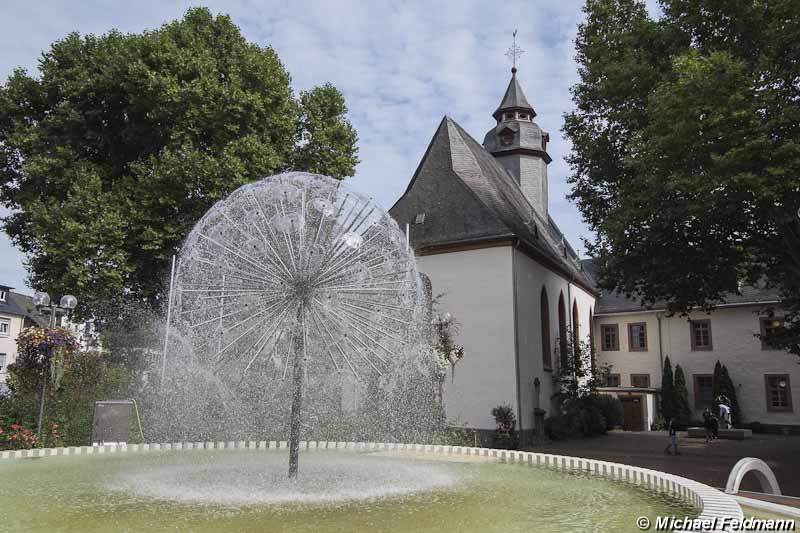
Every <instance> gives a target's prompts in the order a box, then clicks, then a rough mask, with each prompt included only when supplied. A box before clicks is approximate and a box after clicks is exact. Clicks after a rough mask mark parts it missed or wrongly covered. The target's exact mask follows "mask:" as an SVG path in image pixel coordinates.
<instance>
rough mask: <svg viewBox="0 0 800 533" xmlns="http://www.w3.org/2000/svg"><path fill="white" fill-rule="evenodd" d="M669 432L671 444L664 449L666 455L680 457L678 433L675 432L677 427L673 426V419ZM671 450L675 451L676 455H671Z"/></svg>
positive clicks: (670, 420)
mask: <svg viewBox="0 0 800 533" xmlns="http://www.w3.org/2000/svg"><path fill="white" fill-rule="evenodd" d="M668 431H669V444H667V447H666V448H665V449H664V453H666V454H667V455H680V452H679V451H678V432H677V431H675V426H674V425H673V424H672V419H671V418H670V419H669V426H668ZM670 448H672V449H673V451H674V453H670Z"/></svg>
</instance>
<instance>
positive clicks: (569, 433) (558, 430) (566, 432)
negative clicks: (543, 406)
mask: <svg viewBox="0 0 800 533" xmlns="http://www.w3.org/2000/svg"><path fill="white" fill-rule="evenodd" d="M544 431H545V433H546V434H547V436H548V438H550V439H552V440H566V439H574V438H578V437H580V435H579V434H578V433H577V431H578V430H577V427H576V426H575V425H574V424H573V423H572V421H571V419H570V418H569V417H567V416H566V415H556V416H551V417H548V418H545V419H544Z"/></svg>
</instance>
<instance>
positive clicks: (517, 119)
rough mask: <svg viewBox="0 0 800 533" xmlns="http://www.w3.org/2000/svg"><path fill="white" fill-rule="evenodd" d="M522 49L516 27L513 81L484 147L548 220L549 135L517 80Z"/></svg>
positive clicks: (509, 85) (511, 57)
mask: <svg viewBox="0 0 800 533" xmlns="http://www.w3.org/2000/svg"><path fill="white" fill-rule="evenodd" d="M522 52H523V50H522V49H520V48H519V46H517V32H516V30H515V31H514V44H513V45H512V46H511V48H509V50H508V52H506V55H507V56H508V57H509V58H510V59H511V61H512V65H513V66H512V67H511V81H510V82H509V83H508V88H507V89H506V93H505V95H503V100H502V101H501V102H500V106H499V107H498V108H497V110H496V111H495V112H494V113H493V116H494V118H495V120H496V121H497V125H496V126H495V127H494V128H492V129H491V130H489V131H488V132H487V133H486V137H484V139H483V147H484V148H486V150H487V151H489V152H490V153H491V154H492V155H493V156H495V157H496V158H497V161H498V162H499V163H500V164H501V165H503V167H504V168H505V169H506V171H507V172H508V173H509V174H510V175H511V176H512V177H513V178H514V179H515V180H516V181H517V183H519V186H520V189H522V193H523V194H524V195H525V197H526V198H527V199H528V202H530V204H531V206H532V207H533V209H534V210H535V211H536V212H537V213H538V214H539V215H540V216H541V217H542V218H543V219H544V220H547V216H548V215H547V202H548V198H547V196H548V195H547V189H548V183H547V165H548V164H549V163H550V161H552V160H551V158H550V156H549V155H548V153H547V143H548V142H549V141H550V136H549V135H548V134H547V132H544V131H542V129H541V128H540V127H539V125H538V124H536V123H535V122H534V121H533V118H534V117H535V116H536V111H535V110H534V109H533V106H532V105H531V104H530V103H529V102H528V99H527V98H525V93H524V92H523V91H522V87H521V86H520V84H519V81H517V59H518V58H519V56H520V55H521V54H522Z"/></svg>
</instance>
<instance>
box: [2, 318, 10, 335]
mask: <svg viewBox="0 0 800 533" xmlns="http://www.w3.org/2000/svg"><path fill="white" fill-rule="evenodd" d="M10 334H11V321H10V320H9V319H7V318H0V337H8V336H9V335H10Z"/></svg>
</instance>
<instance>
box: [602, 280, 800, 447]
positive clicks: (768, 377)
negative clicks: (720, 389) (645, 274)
mask: <svg viewBox="0 0 800 533" xmlns="http://www.w3.org/2000/svg"><path fill="white" fill-rule="evenodd" d="M726 300H727V302H726V303H725V304H723V305H719V306H717V307H716V308H714V309H713V310H712V311H711V312H710V313H705V312H700V311H697V312H692V313H690V314H689V315H688V316H679V315H673V316H670V315H669V314H668V313H667V312H666V306H663V305H656V306H654V308H653V309H647V310H646V309H643V308H642V307H641V305H639V303H638V302H637V301H635V300H633V299H629V298H624V297H621V296H618V295H608V296H606V295H603V296H601V297H600V298H599V299H598V301H597V308H596V311H595V323H594V338H595V346H596V353H597V361H598V363H599V364H607V365H610V367H611V368H610V376H609V382H608V383H607V385H608V386H607V387H604V388H602V389H601V390H602V391H603V392H605V393H608V394H613V395H615V396H617V397H619V398H620V399H621V400H623V405H624V408H625V409H624V410H625V418H626V420H625V428H626V429H631V430H649V429H650V428H651V427H652V424H653V422H654V421H655V420H656V417H657V416H658V410H657V400H658V390H659V389H660V388H661V377H662V369H663V365H664V360H665V358H667V357H669V359H670V362H671V364H672V366H673V369H674V368H675V366H676V365H680V366H681V368H682V369H683V372H684V375H685V377H686V386H687V389H688V392H689V395H688V400H689V406H690V409H691V418H692V420H695V421H699V420H701V418H702V411H703V410H704V409H705V408H709V407H711V406H712V403H713V400H714V398H713V396H712V387H713V381H712V376H713V373H714V366H715V364H716V363H717V361H719V362H720V363H721V364H722V365H725V367H726V368H727V370H728V373H729V375H730V377H731V380H732V382H733V384H734V387H735V388H736V396H737V400H738V404H739V408H740V410H741V417H742V423H744V424H750V423H753V422H758V423H760V424H762V425H763V426H765V429H767V430H771V431H792V432H796V431H799V430H800V409H798V406H797V404H796V400H795V399H796V398H798V397H800V396H798V395H800V364H798V363H800V361H798V358H797V356H795V355H792V354H790V353H787V352H785V351H782V350H775V349H771V348H770V347H769V346H768V345H767V344H766V343H765V342H764V341H763V340H762V339H763V337H764V336H765V335H769V331H770V329H771V328H772V327H774V326H776V325H780V323H781V320H782V318H781V316H782V313H781V310H780V307H779V303H780V300H779V295H778V294H777V293H775V292H773V291H769V290H765V289H758V288H755V287H743V288H742V290H741V294H738V295H730V296H729V297H728V298H727V299H726Z"/></svg>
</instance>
